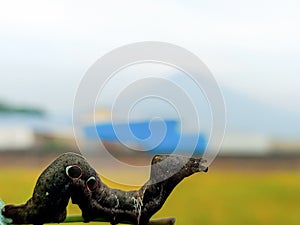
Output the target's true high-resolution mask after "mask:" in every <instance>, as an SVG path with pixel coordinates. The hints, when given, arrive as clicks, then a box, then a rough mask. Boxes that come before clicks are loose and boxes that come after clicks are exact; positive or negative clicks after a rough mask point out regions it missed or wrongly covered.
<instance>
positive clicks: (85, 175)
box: [2, 153, 208, 225]
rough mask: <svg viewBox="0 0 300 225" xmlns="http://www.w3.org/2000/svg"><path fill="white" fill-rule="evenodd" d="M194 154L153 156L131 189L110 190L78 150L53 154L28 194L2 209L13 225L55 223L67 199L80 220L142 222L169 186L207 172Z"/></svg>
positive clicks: (162, 199)
mask: <svg viewBox="0 0 300 225" xmlns="http://www.w3.org/2000/svg"><path fill="white" fill-rule="evenodd" d="M202 163H204V160H202V159H200V158H187V157H184V156H177V155H156V156H154V158H153V159H152V162H151V174H150V179H149V180H148V181H147V182H146V183H145V184H144V185H143V186H142V187H141V188H140V189H139V190H135V191H122V190H119V189H111V188H109V187H108V186H107V185H105V184H104V183H103V182H102V181H101V179H100V178H99V176H98V175H97V173H96V171H95V170H94V169H93V168H92V167H91V166H90V165H89V164H88V163H87V161H86V160H85V159H84V158H83V157H82V156H80V155H78V154H75V153H66V154H63V155H61V156H59V157H58V158H57V159H56V160H55V161H54V162H52V164H50V165H49V166H48V168H46V170H45V171H44V172H43V173H42V174H41V175H40V177H39V179H38V181H37V184H36V186H35V188H34V193H33V196H32V198H31V199H29V200H28V201H27V202H26V203H25V204H24V205H20V206H14V205H7V206H5V207H4V208H3V209H2V214H3V215H4V216H5V217H6V218H11V219H12V221H13V223H15V224H28V223H30V224H44V223H50V222H55V223H60V222H63V221H64V220H65V218H66V207H67V204H68V201H69V199H70V198H71V199H72V203H74V204H78V206H79V207H80V209H81V210H82V217H83V218H84V221H85V222H90V221H93V220H95V219H97V218H104V219H105V220H106V221H108V222H110V223H111V224H117V223H131V224H137V225H145V224H148V223H149V220H150V218H151V217H152V215H153V214H155V213H156V212H157V211H158V210H159V209H160V208H161V207H162V206H163V204H164V203H165V201H166V199H167V198H168V196H169V195H170V194H171V192H172V190H173V189H174V188H175V186H176V185H177V184H178V183H179V182H180V181H182V180H183V179H184V178H185V177H188V176H190V175H192V174H194V173H197V172H202V171H203V172H207V169H208V168H207V167H205V166H203V165H202Z"/></svg>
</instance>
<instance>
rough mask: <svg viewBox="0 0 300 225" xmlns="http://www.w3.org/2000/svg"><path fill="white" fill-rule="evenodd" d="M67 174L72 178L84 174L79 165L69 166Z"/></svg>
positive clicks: (77, 177)
mask: <svg viewBox="0 0 300 225" xmlns="http://www.w3.org/2000/svg"><path fill="white" fill-rule="evenodd" d="M66 174H67V175H68V177H70V178H71V179H79V178H80V177H81V176H82V169H81V168H80V167H79V166H77V165H72V166H67V167H66Z"/></svg>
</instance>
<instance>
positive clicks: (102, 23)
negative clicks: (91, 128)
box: [0, 0, 300, 115]
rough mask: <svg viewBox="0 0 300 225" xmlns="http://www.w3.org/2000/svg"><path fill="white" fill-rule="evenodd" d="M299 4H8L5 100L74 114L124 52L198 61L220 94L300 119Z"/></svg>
mask: <svg viewBox="0 0 300 225" xmlns="http://www.w3.org/2000/svg"><path fill="white" fill-rule="evenodd" d="M299 8H300V2H299V1H297V0H294V1H290V0H284V1H283V0H280V1H274V0H252V1H238V0H226V1H214V0H210V1H208V0H207V1H60V0H59V1H58V0H52V1H42V0H38V1H33V0H28V1H15V0H10V1H3V0H1V1H0V78H1V81H0V100H4V101H9V102H13V103H16V104H30V105H34V106H39V107H42V108H45V109H46V110H48V111H49V112H50V113H53V114H65V115H71V114H72V106H73V101H74V97H75V94H76V90H77V88H78V86H79V83H80V80H81V79H82V77H83V76H84V74H85V73H86V72H87V70H88V69H89V67H90V66H91V65H92V64H93V63H94V62H95V61H96V60H97V59H98V58H100V57H101V56H103V55H104V54H106V53H108V52H109V51H111V50H113V49H115V48H117V47H120V46H122V45H125V44H130V43H133V42H139V41H163V42H169V43H172V44H176V45H179V46H181V47H183V48H186V49H188V50H189V51H191V52H193V53H194V54H196V55H197V56H198V57H199V58H200V59H201V60H202V61H203V62H204V63H205V64H206V65H207V66H208V68H209V69H210V71H211V72H212V73H213V75H214V77H215V79H216V80H217V82H218V83H219V85H220V86H221V87H226V88H230V89H232V90H234V91H236V93H241V94H243V95H246V96H249V97H251V98H253V99H256V100H258V101H260V102H263V103H265V104H270V105H273V106H276V107H279V108H284V109H286V110H288V111H291V112H295V113H298V114H300V103H299V97H300V88H299V84H300V76H299V75H300V63H299V59H300V42H299V40H300V29H299V27H300V14H299Z"/></svg>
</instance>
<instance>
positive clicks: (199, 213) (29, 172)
mask: <svg viewBox="0 0 300 225" xmlns="http://www.w3.org/2000/svg"><path fill="white" fill-rule="evenodd" d="M0 171H1V173H0V180H1V185H0V198H2V200H3V201H4V202H5V203H14V204H20V203H24V202H25V201H26V200H27V199H28V198H29V197H30V196H31V193H32V190H33V187H34V185H35V181H36V179H37V177H38V176H39V174H40V173H41V171H42V169H40V170H39V169H33V168H32V169H30V168H23V169H10V168H7V167H5V168H3V167H2V168H1V167H0ZM109 185H110V186H111V185H113V186H114V187H117V186H116V185H115V184H111V183H110V184H109ZM122 188H124V187H122ZM299 193H300V171H292V170H291V171H289V170H287V171H281V172H279V171H271V172H270V171H269V172H263V173H259V172H255V171H240V172H234V171H231V170H226V171H222V170H221V169H216V170H214V169H212V170H210V171H209V172H208V173H207V174H196V175H193V176H192V177H189V178H187V179H185V180H184V181H183V182H182V183H181V184H179V185H178V186H177V187H176V188H175V190H174V192H173V193H172V195H171V196H170V198H169V199H168V200H167V202H166V203H165V205H164V206H163V208H162V209H161V210H160V211H159V212H158V213H157V214H156V215H155V216H154V218H161V217H176V219H177V221H176V224H185V225H194V224H195V225H196V224H203V225H250V224H251V225H260V224H261V225H299V224H300V194H299ZM68 214H80V211H79V210H78V208H77V206H74V205H69V206H68Z"/></svg>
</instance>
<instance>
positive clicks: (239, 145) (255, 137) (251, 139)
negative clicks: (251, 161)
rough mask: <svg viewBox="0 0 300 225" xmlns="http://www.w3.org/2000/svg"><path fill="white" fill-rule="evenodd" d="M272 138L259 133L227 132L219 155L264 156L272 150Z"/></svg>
mask: <svg viewBox="0 0 300 225" xmlns="http://www.w3.org/2000/svg"><path fill="white" fill-rule="evenodd" d="M271 147H272V146H271V140H270V139H269V138H268V137H267V136H265V135H262V134H258V133H226V134H225V136H224V140H223V144H222V146H221V150H220V152H219V155H224V156H225V155H226V156H263V155H267V154H268V153H270V151H271Z"/></svg>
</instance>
